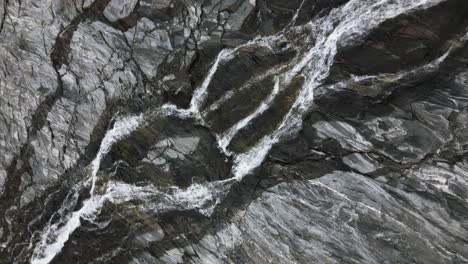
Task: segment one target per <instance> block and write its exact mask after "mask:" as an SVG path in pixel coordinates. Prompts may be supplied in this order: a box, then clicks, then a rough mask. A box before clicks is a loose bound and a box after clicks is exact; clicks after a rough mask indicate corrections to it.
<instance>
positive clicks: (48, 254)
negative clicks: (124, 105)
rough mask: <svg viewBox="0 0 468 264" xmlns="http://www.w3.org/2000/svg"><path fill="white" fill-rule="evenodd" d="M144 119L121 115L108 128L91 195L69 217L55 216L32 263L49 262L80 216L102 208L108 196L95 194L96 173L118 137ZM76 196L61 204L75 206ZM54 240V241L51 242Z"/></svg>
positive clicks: (94, 163)
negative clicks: (109, 128)
mask: <svg viewBox="0 0 468 264" xmlns="http://www.w3.org/2000/svg"><path fill="white" fill-rule="evenodd" d="M142 122H143V115H140V116H132V117H127V118H119V119H117V121H116V122H115V124H114V127H113V128H112V129H111V130H109V131H107V133H106V135H105V136H104V139H103V140H102V142H101V145H100V147H99V152H98V154H97V155H96V158H95V159H94V160H93V161H92V163H91V168H92V171H91V177H90V181H91V188H90V191H89V195H90V198H88V199H87V200H85V201H84V202H83V206H82V207H81V208H80V210H78V211H75V212H73V213H72V215H71V216H70V217H69V218H65V219H63V218H61V219H60V221H58V222H56V223H53V224H52V218H53V217H52V218H51V220H50V221H49V224H48V226H47V227H46V229H45V230H44V231H43V232H42V236H41V240H40V242H39V243H38V244H37V245H36V248H35V249H34V252H33V257H32V259H31V263H32V264H47V263H49V262H50V261H51V260H52V259H53V258H54V257H55V256H56V255H57V254H58V253H60V251H61V250H62V248H63V246H64V245H65V242H67V241H68V239H69V237H70V235H71V234H72V233H73V232H74V231H75V230H76V229H77V228H78V227H79V226H80V225H81V220H80V219H81V218H90V219H91V218H92V217H93V216H94V215H95V214H96V212H97V211H98V210H99V209H100V208H101V207H102V204H103V203H104V201H105V200H106V198H107V196H106V195H96V194H95V188H96V176H97V173H98V171H99V167H100V165H101V161H102V158H103V157H104V156H105V155H106V154H107V153H108V152H109V151H110V149H111V147H112V145H113V144H114V143H115V142H117V141H118V140H119V139H122V138H123V137H125V136H127V135H128V134H130V133H131V132H132V131H134V130H135V129H136V128H137V127H138V126H140V124H141V123H142ZM73 191H75V192H74V194H73V196H74V199H72V200H67V201H65V204H64V205H63V206H62V207H69V208H73V207H74V206H75V205H76V202H77V201H78V192H77V191H76V190H73ZM51 241H52V242H51Z"/></svg>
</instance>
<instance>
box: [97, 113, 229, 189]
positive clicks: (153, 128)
mask: <svg viewBox="0 0 468 264" xmlns="http://www.w3.org/2000/svg"><path fill="white" fill-rule="evenodd" d="M105 163H108V164H114V163H115V164H116V165H115V168H113V170H115V176H114V177H117V178H118V179H120V180H124V181H126V182H132V183H135V182H143V181H149V182H152V183H154V184H156V185H162V186H168V185H172V184H176V185H178V186H184V187H186V186H189V185H190V184H192V183H194V182H204V181H215V180H220V179H226V178H228V177H230V171H229V169H230V166H229V160H228V159H227V158H225V157H224V156H223V155H222V154H221V153H220V151H219V150H218V148H217V146H216V140H215V138H214V137H213V135H212V134H211V133H210V132H209V131H208V130H207V129H205V128H203V127H200V126H197V125H194V120H181V119H177V118H171V117H159V118H156V119H154V120H153V121H151V122H150V124H148V125H147V126H143V127H140V128H139V129H137V130H136V131H135V132H133V133H132V134H131V135H130V136H129V137H128V138H126V139H124V140H122V141H121V142H118V143H117V144H115V145H114V147H113V149H112V151H111V152H110V153H109V156H108V160H107V161H105Z"/></svg>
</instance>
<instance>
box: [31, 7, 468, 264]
mask: <svg viewBox="0 0 468 264" xmlns="http://www.w3.org/2000/svg"><path fill="white" fill-rule="evenodd" d="M442 1H443V0H350V1H349V2H347V3H346V4H345V5H343V6H341V7H338V8H335V9H333V10H331V11H330V13H329V14H328V15H326V16H323V17H319V18H317V19H315V20H313V21H311V22H309V23H308V24H306V25H305V26H301V27H305V28H307V29H308V30H309V31H310V32H311V35H312V36H313V37H314V41H313V42H312V41H311V43H314V44H313V45H314V46H312V47H310V49H308V50H307V51H305V52H302V53H299V54H298V56H297V57H296V58H295V59H293V60H292V62H291V63H290V64H289V65H288V70H287V71H286V72H285V73H283V74H281V75H279V76H277V77H275V85H274V87H273V89H272V91H271V93H270V94H269V95H268V97H267V98H266V99H265V100H264V101H263V102H262V103H261V104H260V105H259V106H258V107H257V108H256V109H255V110H254V111H253V112H252V113H250V114H249V115H248V116H246V117H244V118H243V119H242V120H240V121H239V122H238V123H236V124H235V125H233V126H232V127H231V128H229V129H228V131H226V132H225V133H223V134H222V135H217V138H218V145H219V147H220V148H221V149H222V150H223V151H224V152H225V153H228V150H227V147H228V145H229V143H230V142H231V140H232V139H233V138H234V136H235V135H236V134H237V133H238V132H239V131H240V130H241V129H242V128H244V127H246V126H247V125H248V124H249V123H251V122H252V121H253V120H254V119H255V118H256V117H258V116H259V115H261V114H262V113H263V112H264V111H265V110H267V109H268V107H270V106H271V104H272V103H273V101H274V99H275V98H276V96H277V95H278V93H279V92H280V91H281V89H282V86H284V87H286V86H287V85H288V84H289V83H290V82H291V81H292V79H293V78H294V77H295V76H297V75H303V76H304V77H305V82H304V84H303V86H302V88H301V90H300V91H299V95H298V96H297V98H296V100H295V102H294V103H293V105H292V107H291V108H290V109H289V111H288V113H287V114H286V115H285V116H284V118H283V120H282V121H281V122H280V124H279V125H278V127H277V129H276V130H274V131H273V132H271V133H270V134H268V135H266V136H264V137H263V138H262V139H261V140H260V141H259V142H258V143H257V144H256V145H255V146H253V147H252V148H251V149H250V150H248V151H247V152H245V153H240V154H236V155H235V156H234V165H233V168H232V172H233V175H234V177H233V178H232V179H228V180H223V181H218V182H212V183H207V184H193V185H192V186H190V187H189V188H187V189H186V190H181V189H179V188H177V187H171V188H169V189H162V190H160V189H158V188H156V187H154V186H148V187H137V186H133V185H129V184H123V183H118V184H117V183H111V184H108V185H107V189H106V190H105V192H104V193H103V194H96V193H95V189H96V178H97V173H98V171H99V169H100V165H101V161H102V159H103V157H104V156H105V155H106V154H107V153H108V152H109V150H110V149H111V147H112V145H113V144H114V143H115V142H117V141H118V140H120V139H122V138H123V137H125V136H127V135H128V134H130V133H131V132H132V131H134V130H135V129H136V128H137V127H138V126H140V125H141V124H142V123H143V122H144V119H143V116H137V117H128V118H121V119H119V120H117V122H116V123H115V125H114V127H113V128H112V129H111V130H109V131H108V132H107V133H106V135H105V137H104V139H103V140H102V142H101V145H100V149H99V152H98V153H97V155H96V157H95V159H94V160H93V161H92V163H91V169H92V170H91V175H90V178H89V180H88V182H87V183H88V185H89V184H90V185H91V187H90V198H89V199H87V200H85V201H84V202H83V206H82V207H81V208H80V209H79V210H78V211H75V212H73V213H71V214H67V213H66V211H67V210H62V209H61V210H59V211H58V213H60V214H62V213H63V214H64V215H65V216H62V217H61V218H60V220H59V221H56V222H55V223H52V221H53V219H52V218H53V217H52V218H51V219H50V221H49V224H48V226H47V227H46V228H45V229H44V230H43V232H42V235H41V239H40V241H39V242H38V243H37V245H36V247H35V249H34V252H33V256H32V259H31V263H33V264H47V263H49V262H50V261H52V259H53V258H54V257H55V256H56V255H57V254H58V253H60V251H61V250H62V248H63V247H64V245H65V243H66V242H67V241H68V239H69V237H70V235H71V234H72V233H73V232H74V231H75V230H76V229H77V228H78V227H79V226H80V225H81V219H82V218H84V219H89V220H92V219H93V217H94V216H95V215H96V214H97V213H98V212H99V210H100V208H101V207H102V205H103V203H104V202H105V201H106V200H110V201H113V202H122V201H127V200H131V199H133V198H138V199H142V200H145V201H152V200H153V199H154V200H155V201H156V203H157V204H156V206H155V205H154V204H152V203H150V202H148V204H152V206H153V207H155V209H157V210H165V209H170V208H185V209H187V208H191V209H200V210H201V211H202V213H205V214H206V215H210V214H211V211H210V210H209V209H206V208H205V207H204V206H205V205H206V204H207V203H209V202H213V203H214V205H215V204H216V203H217V196H219V195H220V194H223V193H226V192H227V190H228V188H229V187H230V186H231V184H232V183H235V182H236V181H240V180H241V179H242V178H243V177H244V176H245V175H247V174H248V173H250V172H251V171H252V170H253V169H255V168H256V167H258V166H260V164H261V163H262V162H263V160H264V158H265V157H266V155H267V154H268V152H269V151H270V149H271V148H272V146H273V145H274V144H276V143H278V142H279V141H280V140H281V139H282V138H284V137H285V136H288V135H291V134H295V133H296V132H297V131H298V130H299V129H300V128H301V127H302V119H303V116H304V114H306V113H307V111H308V110H309V108H310V106H311V105H312V103H313V100H314V91H315V89H316V88H317V87H319V86H320V85H321V84H322V83H323V81H324V80H325V79H326V78H327V77H328V75H329V71H330V69H331V66H332V64H333V62H334V58H335V55H336V53H337V50H338V48H340V47H343V46H346V45H350V43H352V42H353V41H355V40H358V39H360V38H362V37H364V36H365V35H366V34H368V33H369V32H370V30H371V29H373V28H375V27H376V26H377V25H379V24H380V23H382V22H384V21H385V20H388V19H391V18H394V17H396V16H398V15H400V14H403V13H407V12H411V11H414V10H416V9H424V8H429V7H431V6H434V5H436V4H438V3H440V2H442ZM303 3H304V1H303ZM301 5H302V4H301ZM298 12H299V10H298V11H297V12H296V14H295V16H294V19H295V18H297V14H298ZM294 29H298V27H296V28H294V27H293V28H292V29H291V30H294ZM283 33H284V32H280V33H279V34H280V35H277V36H272V37H261V38H257V39H255V40H253V41H251V42H248V43H246V44H243V45H241V46H238V47H236V48H235V49H224V50H222V51H221V52H220V53H219V54H218V56H217V58H216V60H215V61H214V63H213V65H212V66H211V68H210V70H209V71H208V73H207V75H206V77H205V79H204V80H203V82H202V84H201V85H200V86H199V87H197V89H195V91H194V93H193V97H192V100H191V102H190V107H189V109H179V108H177V107H176V106H174V105H170V104H168V105H164V106H162V107H161V108H160V109H159V110H160V111H159V114H161V115H165V116H178V117H180V118H188V117H193V116H195V117H201V113H200V108H201V107H202V105H203V103H204V102H205V101H206V97H207V96H208V92H209V91H208V87H209V85H210V83H211V81H212V79H213V76H214V75H215V73H216V71H217V70H218V67H219V66H220V64H222V63H223V62H226V61H229V60H230V59H232V58H233V56H235V53H236V52H237V51H238V50H239V49H240V48H241V47H245V46H247V45H264V46H267V47H270V44H271V42H272V41H274V40H277V39H279V38H281V34H283ZM465 39H468V35H465ZM445 57H446V56H445ZM445 57H444V56H443V57H441V58H440V59H439V60H438V61H437V63H440V62H441V61H443V60H444V59H445ZM281 69H283V68H281ZM231 95H232V94H227V95H226V96H224V97H222V98H221V99H219V101H217V102H215V104H214V105H212V109H214V108H216V107H218V106H219V105H220V104H221V103H222V102H223V100H227V99H226V98H228V97H229V96H231ZM78 191H79V188H78V189H76V190H72V192H73V194H72V195H70V196H69V198H68V199H66V200H65V201H64V204H63V206H62V208H63V209H65V208H74V206H75V205H76V204H77V202H78V198H79V196H78ZM160 201H162V202H160ZM145 204H146V203H145ZM214 205H211V207H209V208H213V206H214Z"/></svg>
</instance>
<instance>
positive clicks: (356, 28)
mask: <svg viewBox="0 0 468 264" xmlns="http://www.w3.org/2000/svg"><path fill="white" fill-rule="evenodd" d="M442 1H443V0H419V1H406V0H380V1H360V0H351V1H349V2H348V3H346V4H345V5H344V6H342V7H341V8H337V9H333V10H332V11H331V12H330V14H329V15H328V16H325V17H322V18H319V19H318V20H315V21H311V22H309V23H308V24H307V26H308V27H310V29H311V31H312V32H313V33H312V35H314V36H315V37H316V40H315V46H314V47H312V48H311V49H310V51H308V52H307V53H306V54H305V55H303V56H300V57H299V59H297V60H295V61H293V62H292V64H291V65H293V67H292V68H291V70H289V71H288V72H287V73H285V74H284V75H285V76H284V79H285V83H288V82H289V81H291V79H292V78H293V77H294V76H295V75H297V74H300V73H302V74H303V75H304V76H305V77H306V81H305V83H304V85H303V88H302V90H301V91H300V93H299V95H298V96H297V99H296V101H295V102H294V104H293V106H292V107H291V109H290V110H289V112H288V113H287V114H286V116H285V117H284V118H283V121H282V122H281V124H280V125H279V126H278V129H276V130H275V131H274V132H273V133H271V134H269V135H267V136H265V137H264V138H262V139H261V140H260V142H258V143H257V144H256V145H255V146H254V147H253V148H251V149H250V150H249V151H247V152H246V153H241V154H239V155H237V156H236V157H235V160H234V162H235V164H234V168H233V173H234V177H235V178H237V179H242V177H244V176H245V175H246V174H248V173H249V172H251V171H252V170H253V169H254V168H256V167H258V166H259V165H260V164H261V163H262V161H263V160H264V158H265V156H266V155H267V154H268V152H269V151H270V149H271V147H272V146H273V145H274V144H275V143H277V142H278V141H280V140H281V138H282V137H284V136H286V135H290V134H295V133H296V132H297V131H298V130H299V129H300V128H301V126H302V117H303V115H304V114H305V113H306V112H307V110H308V109H309V108H310V106H311V104H312V102H313V99H314V90H315V88H317V87H318V86H319V85H320V84H321V83H322V81H323V80H324V79H325V78H326V77H327V76H328V73H329V71H330V68H331V66H332V64H333V61H334V57H335V55H336V52H337V49H338V46H340V45H341V46H345V45H346V44H347V43H350V42H352V41H354V40H356V39H358V38H360V37H363V36H364V35H365V34H367V33H368V32H369V31H370V30H371V29H372V28H374V27H376V26H377V25H379V24H380V23H382V22H384V21H385V20H388V19H391V18H394V17H396V16H398V15H400V14H402V13H407V12H411V11H414V10H417V9H425V8H429V7H431V6H434V5H436V4H438V3H440V2H442Z"/></svg>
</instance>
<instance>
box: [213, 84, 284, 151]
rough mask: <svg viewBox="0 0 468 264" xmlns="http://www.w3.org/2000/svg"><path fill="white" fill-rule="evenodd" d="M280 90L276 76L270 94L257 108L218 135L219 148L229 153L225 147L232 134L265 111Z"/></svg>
mask: <svg viewBox="0 0 468 264" xmlns="http://www.w3.org/2000/svg"><path fill="white" fill-rule="evenodd" d="M279 91H280V81H279V78H276V80H275V85H274V88H273V90H272V92H271V93H270V95H268V97H267V98H266V99H265V100H264V101H263V102H262V103H261V104H260V105H259V106H258V107H257V109H255V111H254V112H252V113H251V114H250V115H248V116H246V117H245V118H243V119H242V120H240V121H239V122H237V124H235V125H234V126H232V127H231V128H229V129H228V130H227V132H226V133H224V135H222V136H221V137H219V139H218V146H219V148H220V149H221V150H222V151H223V152H224V153H226V154H228V153H229V151H228V150H227V147H228V145H229V143H230V142H231V140H232V139H233V138H234V136H235V135H236V134H237V133H238V132H239V131H240V130H241V129H242V128H244V127H246V126H247V125H248V124H249V123H250V122H251V121H252V120H253V119H255V118H256V117H258V116H259V115H261V114H262V113H263V112H265V110H267V109H268V107H270V105H271V103H272V102H273V100H274V99H275V98H276V95H278V93H279Z"/></svg>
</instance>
